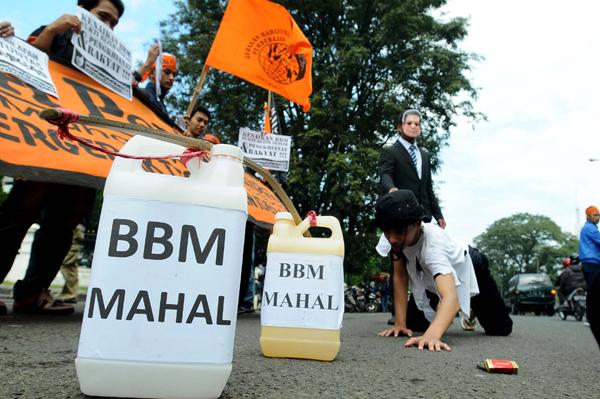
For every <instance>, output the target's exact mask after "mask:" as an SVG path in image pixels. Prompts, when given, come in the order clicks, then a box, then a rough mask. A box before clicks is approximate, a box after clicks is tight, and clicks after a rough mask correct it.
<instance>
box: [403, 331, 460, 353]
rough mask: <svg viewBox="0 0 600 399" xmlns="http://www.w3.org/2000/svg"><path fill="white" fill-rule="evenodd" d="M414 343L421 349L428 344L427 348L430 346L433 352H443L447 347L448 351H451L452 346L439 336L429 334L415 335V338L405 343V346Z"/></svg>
mask: <svg viewBox="0 0 600 399" xmlns="http://www.w3.org/2000/svg"><path fill="white" fill-rule="evenodd" d="M413 345H415V346H418V347H419V350H423V348H425V346H427V348H429V350H430V351H432V352H433V351H436V352H441V351H442V349H445V350H447V351H448V352H450V347H449V346H448V345H447V344H445V343H443V342H442V341H440V340H439V339H438V338H436V337H432V336H428V335H427V334H425V335H423V336H422V337H414V338H411V339H409V340H408V341H406V343H405V344H404V347H405V348H408V347H410V346H413Z"/></svg>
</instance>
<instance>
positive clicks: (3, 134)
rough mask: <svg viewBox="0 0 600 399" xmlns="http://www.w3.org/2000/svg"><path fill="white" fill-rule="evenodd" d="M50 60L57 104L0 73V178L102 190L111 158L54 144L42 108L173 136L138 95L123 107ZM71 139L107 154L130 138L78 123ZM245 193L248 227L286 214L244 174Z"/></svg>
mask: <svg viewBox="0 0 600 399" xmlns="http://www.w3.org/2000/svg"><path fill="white" fill-rule="evenodd" d="M50 57H51V60H50V62H49V69H50V74H51V75H52V78H53V80H54V83H55V85H56V88H57V90H58V94H59V97H60V99H56V98H54V97H51V96H48V95H47V94H45V93H42V92H41V91H39V90H37V89H35V88H33V87H31V86H29V85H27V84H25V83H23V82H21V81H20V80H18V79H16V78H14V77H12V76H10V75H7V74H4V73H0V175H3V176H11V177H19V178H23V179H28V180H36V181H49V182H56V183H66V184H73V185H80V186H87V187H95V188H102V187H104V183H105V181H106V177H107V176H108V172H109V171H110V167H111V165H112V160H113V158H114V157H113V156H111V155H107V154H104V153H101V152H99V151H96V150H94V149H92V148H90V147H88V146H85V145H82V144H79V143H76V142H72V141H62V140H58V139H56V132H55V126H52V125H50V124H49V123H48V122H46V121H45V120H43V119H41V118H40V117H39V116H38V112H39V111H41V110H43V109H47V108H54V107H59V106H60V107H64V108H68V109H71V110H73V111H76V112H78V113H80V114H84V115H92V116H99V117H103V118H106V119H111V120H115V121H121V122H127V123H133V124H137V125H141V126H146V127H151V128H154V129H160V130H164V131H168V132H175V130H174V126H175V125H174V124H173V122H171V121H170V120H168V119H166V118H164V119H163V117H161V116H159V115H160V114H159V113H155V112H154V111H153V108H155V107H154V106H153V105H152V104H150V103H149V102H148V101H147V100H146V99H145V98H144V97H143V96H141V95H140V94H139V93H136V94H135V96H134V99H133V101H128V100H126V99H124V98H123V97H121V96H119V95H117V94H114V93H113V92H111V91H110V90H108V89H107V88H105V87H104V86H102V85H100V84H99V83H96V82H95V81H94V80H92V79H91V78H89V77H87V76H85V75H83V74H82V73H80V72H78V71H76V70H74V69H72V68H71V67H70V66H68V65H66V64H64V63H63V61H62V60H59V59H57V58H55V57H53V55H52V54H50ZM71 133H73V134H74V135H76V136H78V137H81V138H83V139H86V140H88V141H90V142H92V143H94V144H96V145H98V146H100V147H102V148H105V149H108V150H111V151H119V150H120V149H121V147H122V146H123V145H124V144H125V143H126V142H127V140H129V138H131V137H132V135H130V134H126V133H121V132H117V131H114V130H110V129H108V128H97V127H88V126H86V125H84V124H81V123H74V124H71ZM173 134H175V133H173ZM144 168H145V169H146V170H147V171H150V172H154V173H162V174H171V175H174V176H186V175H187V174H188V173H189V172H188V171H187V169H186V168H185V167H184V166H183V165H182V164H181V163H180V162H179V161H178V160H166V161H163V160H159V161H157V160H155V161H144ZM246 190H247V192H248V210H249V213H250V216H251V220H252V221H253V222H254V223H256V224H258V225H261V226H263V227H267V228H269V227H270V226H271V225H272V224H273V223H274V220H275V213H276V212H285V211H286V209H285V207H284V206H283V204H282V203H281V201H280V200H279V199H278V198H277V196H276V195H275V194H274V193H273V192H272V191H271V190H269V189H267V188H266V187H265V186H264V185H263V184H262V183H261V181H260V180H259V179H257V178H255V177H253V176H251V175H249V174H246Z"/></svg>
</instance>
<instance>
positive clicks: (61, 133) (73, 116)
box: [48, 107, 208, 166]
mask: <svg viewBox="0 0 600 399" xmlns="http://www.w3.org/2000/svg"><path fill="white" fill-rule="evenodd" d="M55 109H56V110H58V111H61V112H62V114H63V116H62V118H60V119H54V120H48V122H49V123H51V124H53V125H56V126H57V127H58V129H57V130H56V132H57V135H56V137H57V138H59V139H61V140H64V139H65V138H68V139H70V140H73V141H76V142H78V143H81V144H83V145H87V146H88V147H91V148H93V149H95V150H97V151H100V152H103V153H105V154H109V155H113V156H117V157H121V158H127V159H171V158H179V160H180V161H181V163H182V164H183V165H184V166H186V164H187V163H188V162H189V161H190V160H191V159H192V158H195V157H202V156H203V155H204V154H208V151H199V150H192V149H191V148H187V149H186V150H185V151H184V152H183V154H175V155H162V156H155V157H147V156H136V155H128V154H121V153H120V152H114V151H110V150H107V149H105V148H102V147H99V146H97V145H96V144H94V143H91V142H89V141H87V140H84V139H82V138H80V137H77V136H73V135H72V134H71V132H70V131H69V124H71V123H73V122H77V121H78V120H79V114H78V113H77V112H75V111H72V110H70V109H67V108H62V107H57V108H55Z"/></svg>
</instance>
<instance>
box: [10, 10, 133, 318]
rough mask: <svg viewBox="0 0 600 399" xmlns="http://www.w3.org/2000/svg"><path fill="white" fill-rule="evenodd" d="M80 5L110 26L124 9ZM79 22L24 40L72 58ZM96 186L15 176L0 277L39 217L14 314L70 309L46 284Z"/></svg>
mask: <svg viewBox="0 0 600 399" xmlns="http://www.w3.org/2000/svg"><path fill="white" fill-rule="evenodd" d="M77 4H78V6H79V7H82V8H84V9H86V10H87V11H89V12H90V13H92V14H93V15H94V16H95V17H96V18H98V19H100V20H101V21H102V22H103V23H104V24H106V25H107V26H108V27H109V28H110V29H113V28H114V27H115V26H116V25H117V24H118V23H119V19H120V18H121V16H122V15H123V12H124V11H125V7H124V6H123V3H122V1H121V0H78V2H77ZM80 30H81V21H80V20H79V18H77V17H76V16H74V15H68V14H65V15H63V16H61V17H60V18H59V19H57V20H56V21H54V22H52V23H51V24H50V25H46V26H42V27H41V28H39V29H37V30H36V31H34V32H33V33H32V34H31V36H30V37H29V39H28V40H27V41H28V42H30V43H32V44H34V45H36V46H38V47H41V48H43V49H46V50H49V51H51V52H52V53H54V54H55V55H57V56H59V57H61V58H64V59H65V60H66V61H69V62H70V61H71V58H72V55H73V45H72V44H71V37H72V34H73V32H80ZM94 198H95V189H93V188H90V187H80V186H73V185H68V184H59V183H48V182H37V181H25V180H18V179H17V180H15V182H14V185H13V188H12V190H11V192H10V194H9V196H8V197H7V199H6V200H5V201H4V203H3V204H2V206H0V241H1V242H2V244H3V247H2V251H1V252H0V279H1V280H4V278H5V277H6V275H7V274H8V272H9V271H10V269H11V268H12V265H13V262H14V260H15V257H16V255H17V253H18V251H19V248H20V246H21V242H22V241H23V238H24V237H25V234H26V233H27V230H28V229H29V227H31V225H32V224H33V223H35V222H36V221H38V220H39V223H40V228H39V229H38V230H37V231H36V233H35V236H34V240H33V244H32V246H31V256H30V258H29V265H28V267H27V272H26V274H25V277H24V278H23V279H22V280H19V281H17V282H16V283H15V285H14V287H13V297H14V304H13V311H14V312H16V313H43V314H70V313H73V311H74V310H75V308H74V307H73V306H72V305H67V304H65V303H63V302H62V301H58V300H54V299H53V298H52V295H51V294H50V290H49V289H48V287H49V286H50V283H51V282H52V280H53V279H54V277H56V274H57V273H58V270H59V269H60V266H61V264H62V262H63V260H64V258H65V256H66V255H67V253H68V251H69V248H70V247H71V243H72V238H73V229H74V228H75V227H76V226H77V225H78V224H79V223H80V222H81V220H82V219H83V216H84V214H85V212H86V208H87V206H88V204H89V203H90V202H91V201H93V199H94ZM0 312H1V311H0Z"/></svg>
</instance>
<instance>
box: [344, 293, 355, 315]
mask: <svg viewBox="0 0 600 399" xmlns="http://www.w3.org/2000/svg"><path fill="white" fill-rule="evenodd" d="M357 306H358V305H357V304H356V299H354V290H353V289H352V288H348V289H347V290H346V291H345V292H344V311H345V312H346V313H354V312H355V311H356V310H357Z"/></svg>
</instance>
